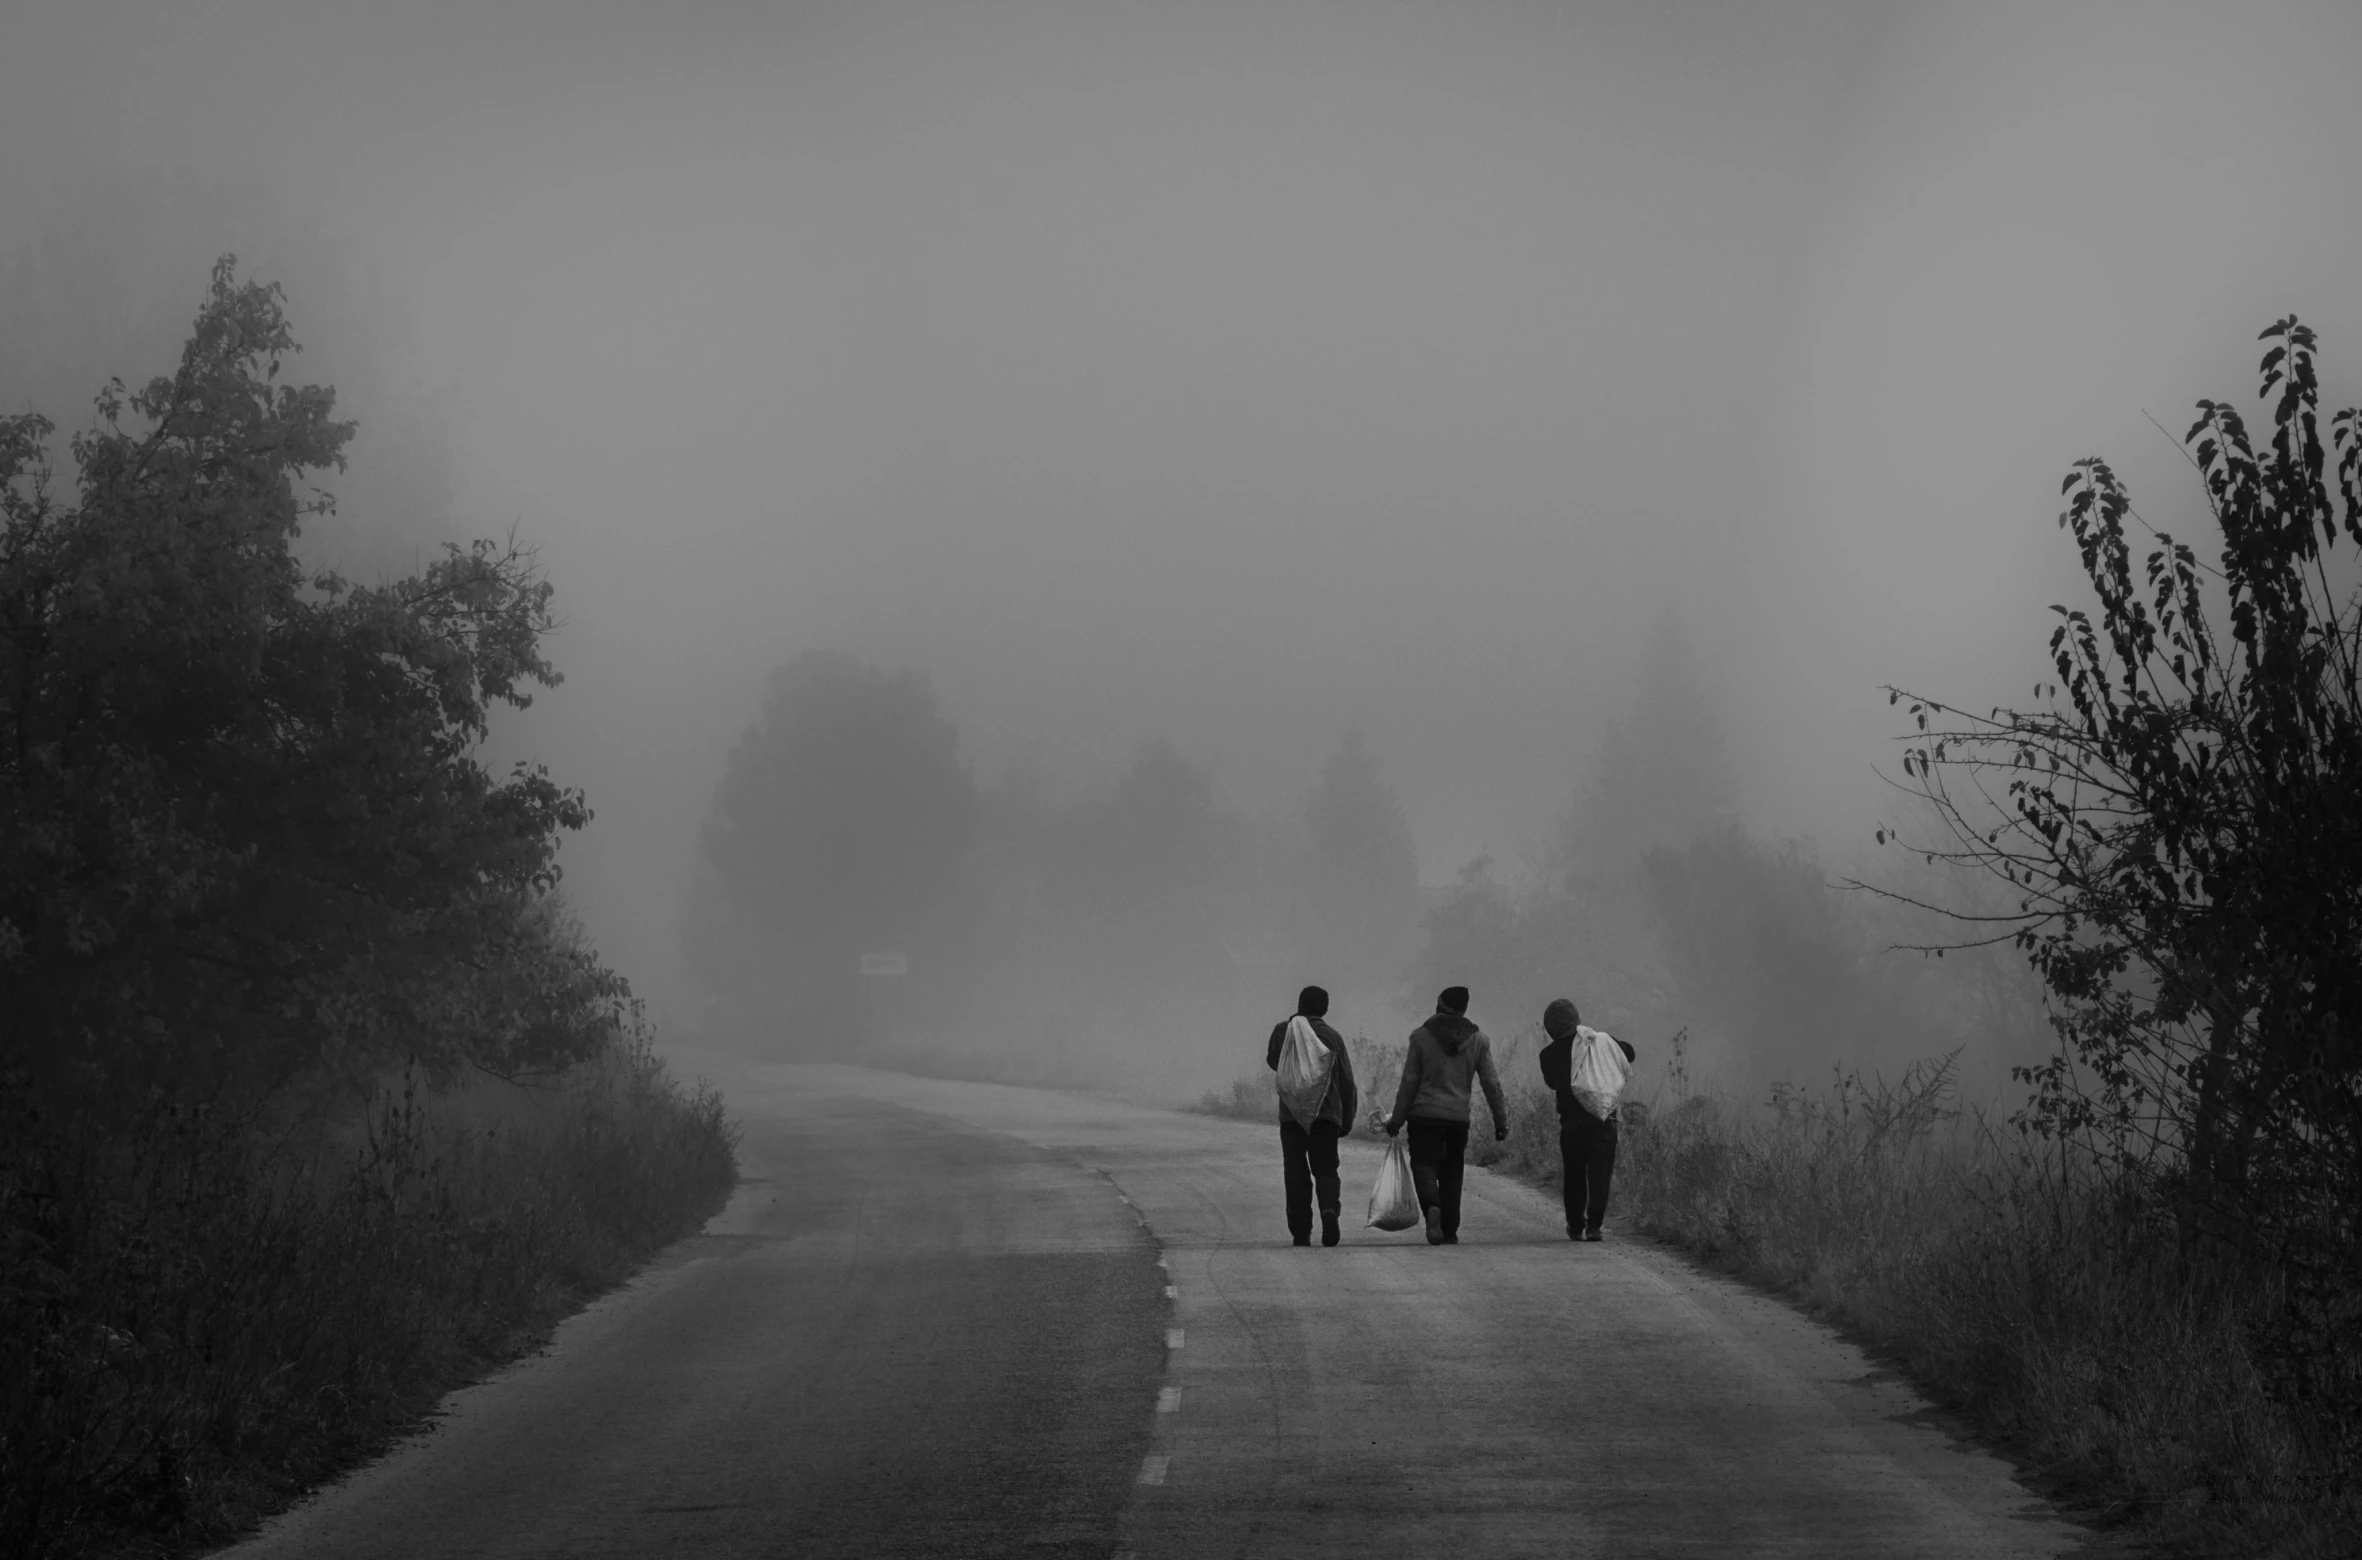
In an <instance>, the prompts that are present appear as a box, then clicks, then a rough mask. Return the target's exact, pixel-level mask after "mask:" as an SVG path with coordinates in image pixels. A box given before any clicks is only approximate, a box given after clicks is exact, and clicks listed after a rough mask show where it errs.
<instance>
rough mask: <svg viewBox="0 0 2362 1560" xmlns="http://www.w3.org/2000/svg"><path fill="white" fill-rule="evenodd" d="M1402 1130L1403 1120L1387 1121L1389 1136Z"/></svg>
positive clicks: (1387, 1133)
mask: <svg viewBox="0 0 2362 1560" xmlns="http://www.w3.org/2000/svg"><path fill="white" fill-rule="evenodd" d="M1401 1130H1402V1123H1401V1122H1399V1121H1389V1122H1388V1123H1386V1135H1387V1136H1388V1137H1392V1136H1394V1135H1395V1134H1396V1133H1397V1132H1400V1131H1401Z"/></svg>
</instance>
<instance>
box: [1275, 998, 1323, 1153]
mask: <svg viewBox="0 0 2362 1560" xmlns="http://www.w3.org/2000/svg"><path fill="white" fill-rule="evenodd" d="M1336 1066H1337V1059H1336V1058H1335V1057H1334V1056H1331V1055H1330V1054H1329V1048H1328V1047H1327V1046H1325V1045H1323V1044H1321V1041H1320V1036H1319V1035H1317V1034H1314V1033H1313V1031H1312V1020H1310V1019H1308V1018H1306V1017H1304V1016H1303V1015H1302V1014H1301V1013H1299V1014H1298V1015H1296V1016H1295V1017H1294V1018H1291V1019H1289V1020H1288V1037H1287V1038H1286V1039H1285V1040H1282V1041H1281V1042H1280V1044H1279V1099H1280V1103H1281V1104H1283V1105H1285V1106H1286V1107H1287V1108H1288V1114H1289V1115H1291V1116H1293V1117H1295V1118H1296V1120H1297V1121H1298V1122H1300V1123H1301V1124H1303V1125H1304V1126H1307V1127H1309V1126H1311V1125H1312V1123H1313V1120H1314V1118H1315V1117H1317V1116H1319V1115H1320V1104H1321V1101H1323V1100H1325V1099H1327V1098H1328V1096H1329V1074H1330V1073H1331V1072H1333V1071H1335V1070H1336Z"/></svg>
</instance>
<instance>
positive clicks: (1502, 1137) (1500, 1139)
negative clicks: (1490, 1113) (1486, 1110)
mask: <svg viewBox="0 0 2362 1560" xmlns="http://www.w3.org/2000/svg"><path fill="white" fill-rule="evenodd" d="M1493 1141H1494V1142H1496V1143H1506V1142H1508V1141H1509V1129H1508V1128H1507V1127H1504V1126H1502V1125H1501V1124H1500V1123H1498V1122H1495V1123H1494V1124H1493Z"/></svg>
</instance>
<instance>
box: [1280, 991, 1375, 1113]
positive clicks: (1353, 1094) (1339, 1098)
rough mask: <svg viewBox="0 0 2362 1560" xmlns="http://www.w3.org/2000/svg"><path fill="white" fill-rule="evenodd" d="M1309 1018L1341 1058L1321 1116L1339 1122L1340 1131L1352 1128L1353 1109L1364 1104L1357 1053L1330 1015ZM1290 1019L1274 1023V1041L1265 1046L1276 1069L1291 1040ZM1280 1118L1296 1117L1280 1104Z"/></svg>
mask: <svg viewBox="0 0 2362 1560" xmlns="http://www.w3.org/2000/svg"><path fill="white" fill-rule="evenodd" d="M1305 1018H1306V1021H1307V1022H1309V1023H1310V1024H1311V1025H1312V1032H1313V1033H1314V1034H1316V1035H1318V1036H1320V1043H1321V1044H1322V1045H1325V1046H1327V1047H1328V1048H1329V1054H1330V1055H1331V1056H1333V1057H1335V1058H1336V1059H1337V1062H1336V1065H1335V1066H1334V1067H1332V1068H1330V1069H1329V1092H1328V1093H1327V1094H1326V1095H1324V1096H1322V1098H1321V1102H1320V1115H1319V1116H1318V1118H1317V1119H1318V1120H1321V1121H1333V1122H1335V1123H1336V1124H1337V1130H1338V1131H1340V1132H1351V1131H1352V1130H1353V1113H1354V1112H1355V1111H1357V1110H1359V1109H1360V1108H1361V1091H1360V1090H1358V1089H1356V1088H1355V1087H1354V1086H1353V1053H1352V1052H1351V1051H1348V1050H1347V1049H1345V1037H1344V1036H1343V1035H1340V1034H1339V1033H1337V1031H1335V1030H1334V1029H1331V1028H1330V1027H1329V1022H1328V1020H1327V1019H1325V1018H1313V1017H1312V1016H1311V1015H1309V1014H1307V1015H1305ZM1289 1022H1290V1020H1288V1019H1284V1018H1283V1019H1281V1020H1280V1021H1279V1022H1278V1023H1276V1024H1274V1025H1272V1026H1271V1044H1270V1045H1269V1046H1267V1047H1265V1048H1264V1049H1265V1055H1264V1062H1265V1064H1266V1065H1267V1066H1269V1067H1270V1068H1271V1070H1272V1071H1273V1072H1277V1071H1279V1048H1280V1047H1281V1046H1283V1045H1285V1044H1287V1040H1288V1024H1289ZM1279 1119H1280V1120H1281V1121H1282V1122H1286V1121H1290V1120H1293V1119H1294V1118H1293V1117H1291V1116H1289V1114H1288V1108H1287V1107H1286V1106H1285V1105H1282V1106H1281V1107H1280V1108H1279Z"/></svg>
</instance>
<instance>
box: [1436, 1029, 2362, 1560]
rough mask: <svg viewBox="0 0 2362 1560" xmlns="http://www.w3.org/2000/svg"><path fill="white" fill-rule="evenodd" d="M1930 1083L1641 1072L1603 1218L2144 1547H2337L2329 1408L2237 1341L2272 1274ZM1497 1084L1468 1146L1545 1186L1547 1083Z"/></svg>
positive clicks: (2341, 1534)
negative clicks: (2191, 1249)
mask: <svg viewBox="0 0 2362 1560" xmlns="http://www.w3.org/2000/svg"><path fill="white" fill-rule="evenodd" d="M1950 1085H1951V1075H1950V1069H1949V1064H1948V1063H1935V1064H1922V1065H1921V1066H1920V1067H1917V1068H1914V1069H1913V1070H1912V1071H1911V1072H1910V1073H1909V1074H1908V1075H1906V1077H1905V1078H1904V1079H1903V1080H1902V1081H1900V1082H1899V1083H1895V1084H1891V1085H1890V1084H1884V1083H1881V1082H1878V1081H1875V1080H1870V1081H1865V1080H1863V1079H1860V1078H1858V1077H1848V1078H1841V1079H1840V1080H1839V1081H1838V1082H1837V1083H1836V1084H1835V1085H1834V1086H1833V1087H1832V1088H1830V1089H1829V1090H1826V1091H1823V1092H1820V1093H1817V1094H1808V1093H1804V1092H1801V1091H1795V1090H1781V1091H1777V1092H1776V1093H1775V1095H1774V1097H1773V1101H1772V1102H1771V1103H1770V1104H1768V1105H1766V1106H1764V1107H1760V1108H1756V1109H1745V1108H1740V1107H1738V1106H1735V1105H1733V1104H1731V1103H1730V1102H1728V1101H1724V1100H1720V1099H1716V1098H1713V1097H1709V1096H1705V1095H1694V1094H1687V1093H1685V1092H1684V1093H1671V1094H1668V1095H1664V1096H1660V1097H1659V1098H1657V1099H1655V1100H1653V1101H1649V1102H1647V1103H1648V1104H1649V1105H1651V1106H1652V1107H1653V1109H1652V1112H1651V1115H1650V1120H1649V1124H1648V1125H1647V1126H1645V1127H1637V1128H1632V1127H1628V1128H1627V1129H1626V1130H1625V1132H1624V1134H1623V1138H1622V1147H1621V1150H1620V1156H1619V1161H1618V1164H1617V1167H1616V1182H1615V1198H1614V1202H1613V1205H1612V1207H1611V1210H1610V1217H1611V1219H1612V1220H1614V1221H1615V1222H1619V1223H1621V1224H1623V1225H1624V1226H1625V1227H1627V1228H1638V1229H1641V1230H1645V1231H1647V1232H1648V1233H1650V1234H1653V1235H1656V1236H1659V1237H1661V1238H1663V1239H1666V1240H1668V1241H1671V1242H1673V1243H1675V1244H1677V1245H1679V1246H1682V1247H1684V1248H1686V1249H1688V1250H1690V1251H1692V1252H1694V1253H1697V1254H1699V1255H1701V1256H1704V1257H1706V1258H1708V1259H1710V1260H1712V1261H1714V1262H1716V1263H1717V1264H1719V1265H1722V1266H1724V1267H1726V1268H1728V1269H1730V1270H1731V1271H1734V1272H1736V1273H1738V1274H1741V1275H1743V1276H1745V1277H1748V1278H1750V1279H1753V1280H1756V1281H1758V1282H1762V1283H1765V1284H1767V1285H1771V1286H1774V1287H1776V1288H1778V1289H1780V1290H1781V1291H1783V1292H1785V1293H1787V1294H1788V1295H1790V1296H1792V1297H1793V1298H1795V1299H1797V1300H1798V1301H1800V1302H1802V1303H1803V1304H1804V1305H1805V1306H1806V1307H1807V1308H1808V1309H1811V1310H1813V1311H1815V1312H1816V1313H1818V1314H1820V1315H1822V1316H1824V1317H1826V1318H1828V1319H1830V1320H1831V1321H1833V1322H1836V1323H1838V1324H1839V1325H1841V1326H1843V1327H1844V1328H1846V1329H1847V1330H1848V1331H1850V1332H1851V1333H1853V1334H1854V1335H1855V1336H1857V1337H1858V1338H1860V1339H1862V1340H1863V1341H1864V1342H1865V1343H1867V1344H1869V1345H1871V1346H1872V1347H1874V1348H1876V1349H1878V1350H1879V1351H1880V1352H1881V1353H1882V1354H1884V1355H1885V1356H1887V1357H1889V1358H1891V1359H1892V1360H1893V1361H1894V1362H1895V1363H1897V1364H1898V1365H1899V1366H1901V1367H1902V1368H1903V1369H1904V1370H1905V1371H1907V1372H1908V1373H1909V1374H1910V1375H1911V1376H1912V1377H1913V1378H1914V1379H1915V1380H1916V1381H1918V1382H1919V1383H1920V1384H1921V1385H1922V1387H1924V1388H1925V1389H1927V1390H1928V1391H1929V1392H1930V1393H1931V1394H1933V1395H1934V1396H1936V1397H1937V1398H1938V1399H1939V1400H1940V1401H1942V1402H1945V1403H1947V1404H1948V1405H1951V1406H1953V1407H1956V1408H1959V1409H1961V1410H1964V1411H1965V1412H1966V1413H1967V1414H1969V1415H1970V1416H1971V1417H1972V1418H1973V1419H1974V1420H1975V1422H1976V1423H1977V1424H1978V1425H1979V1426H1980V1427H1981V1428H1982V1429H1983V1430H1984V1431H1985V1432H1986V1433H1987V1434H1988V1435H1990V1436H1992V1437H1993V1438H1994V1439H1996V1440H1997V1441H1998V1442H2000V1443H2001V1444H2002V1445H2004V1446H2005V1447H2007V1448H2008V1449H2010V1450H2011V1451H2012V1452H2014V1453H2015V1454H2016V1455H2017V1456H2018V1457H2019V1458H2020V1459H2021V1460H2022V1462H2023V1464H2024V1465H2026V1466H2027V1468H2028V1470H2029V1472H2030V1474H2031V1475H2032V1476H2033V1477H2034V1478H2035V1480H2036V1482H2037V1483H2038V1484H2039V1485H2041V1486H2042V1487H2044V1488H2046V1489H2049V1490H2052V1491H2054V1492H2055V1493H2057V1494H2059V1495H2060V1496H2062V1497H2063V1498H2065V1499H2067V1500H2068V1501H2069V1502H2070V1503H2071V1504H2072V1505H2074V1506H2076V1507H2078V1508H2079V1509H2081V1510H2082V1512H2083V1513H2084V1514H2085V1515H2086V1516H2088V1517H2090V1518H2092V1519H2094V1520H2097V1521H2099V1522H2100V1523H2102V1524H2103V1525H2111V1526H2118V1527H2121V1528H2122V1529H2124V1530H2125V1531H2126V1532H2127V1533H2128V1534H2129V1535H2132V1536H2137V1538H2138V1539H2139V1540H2140V1541H2141V1542H2142V1543H2143V1544H2144V1545H2153V1546H2155V1547H2156V1549H2157V1550H2158V1551H2160V1552H2165V1553H2187V1554H2239V1555H2276V1556H2288V1557H2324V1560H2325V1557H2327V1556H2330V1555H2340V1554H2346V1553H2350V1549H2349V1548H2348V1547H2347V1546H2348V1544H2349V1543H2350V1535H2351V1534H2352V1533H2353V1532H2354V1531H2356V1530H2357V1527H2358V1526H2362V1504H2357V1502H2356V1501H2355V1499H2354V1498H2353V1496H2351V1495H2350V1494H2347V1493H2345V1492H2344V1491H2343V1490H2341V1489H2340V1488H2339V1487H2338V1486H2337V1483H2336V1481H2335V1480H2333V1479H2332V1477H2331V1473H2330V1467H2329V1464H2328V1461H2327V1459H2326V1457H2324V1456H2323V1455H2320V1454H2319V1453H2317V1452H2316V1450H2315V1448H2318V1447H2322V1446H2326V1445H2329V1444H2331V1438H2330V1437H2329V1436H2328V1435H2327V1434H2326V1433H2325V1432H2326V1430H2327V1429H2328V1427H2325V1426H2317V1425H2307V1424H2306V1423H2304V1422H2303V1421H2302V1420H2301V1418H2299V1417H2298V1416H2296V1415H2295V1414H2292V1413H2291V1412H2290V1411H2289V1409H2288V1408H2287V1407H2286V1406H2284V1405H2282V1404H2278V1403H2275V1402H2273V1401H2271V1400H2270V1399H2269V1398H2268V1397H2267V1396H2266V1394H2265V1391H2264V1388H2263V1384H2262V1379H2261V1377H2260V1376H2259V1374H2258V1372H2257V1371H2256V1369H2255V1368H2254V1366H2253V1364H2252V1363H2251V1355H2250V1352H2249V1337H2250V1325H2251V1323H2252V1322H2254V1321H2255V1320H2257V1319H2259V1318H2261V1317H2262V1316H2264V1315H2265V1314H2267V1312H2268V1311H2269V1309H2270V1308H2271V1307H2272V1305H2273V1304H2274V1296H2273V1295H2272V1293H2271V1292H2270V1290H2269V1286H2268V1285H2267V1284H2265V1283H2264V1282H2262V1281H2261V1279H2260V1278H2259V1276H2258V1275H2256V1274H2255V1273H2253V1272H2242V1271H2238V1270H2235V1269H2232V1268H2230V1267H2229V1266H2228V1265H2227V1264H2218V1263H2212V1262H2208V1261H2204V1260H2193V1259H2192V1258H2190V1257H2187V1256H2185V1255H2184V1253H2183V1252H2182V1250H2181V1248H2180V1245H2179V1243H2178V1239H2177V1236H2176V1234H2175V1232H2174V1230H2173V1228H2172V1226H2171V1224H2170V1222H2169V1221H2167V1220H2164V1219H2162V1218H2161V1217H2159V1216H2158V1213H2157V1211H2156V1210H2155V1209H2154V1208H2153V1207H2152V1206H2151V1205H2150V1204H2149V1203H2148V1202H2147V1201H2145V1200H2144V1199H2143V1198H2142V1197H2141V1196H2140V1195H2139V1194H2138V1193H2137V1192H2135V1191H2134V1190H2132V1189H2131V1188H2130V1187H2129V1186H2128V1185H2127V1184H2126V1183H2124V1182H2122V1181H2119V1180H2115V1179H2112V1178H2111V1177H2109V1176H2107V1175H2105V1174H2103V1173H2101V1172H2099V1171H2098V1170H2097V1168H2096V1167H2095V1165H2094V1164H2093V1163H2092V1162H2091V1161H2090V1160H2089V1159H2088V1158H2086V1157H2083V1156H2079V1155H2077V1154H2076V1153H2074V1152H2073V1151H2072V1150H2068V1151H2064V1152H2062V1151H2061V1149H2060V1148H2059V1146H2058V1145H2056V1144H2051V1143H2045V1142H2043V1141H2041V1140H2038V1139H2028V1138H2024V1137H2021V1136H2020V1135H2018V1134H2017V1133H2016V1132H2015V1131H2013V1130H2011V1129H2008V1128H2005V1127H2002V1128H1997V1127H1995V1126H1994V1125H1993V1124H1992V1123H1990V1122H1989V1121H1987V1120H1985V1119H1983V1118H1981V1117H1980V1116H1978V1115H1977V1114H1976V1113H1974V1112H1962V1111H1960V1110H1957V1109H1955V1108H1954V1106H1953V1102H1952V1099H1951V1087H1950ZM1515 1092H1516V1094H1517V1096H1518V1098H1517V1100H1516V1103H1515V1105H1514V1107H1513V1109H1512V1112H1511V1119H1512V1135H1511V1139H1510V1142H1509V1143H1507V1144H1505V1145H1503V1146H1502V1149H1501V1150H1500V1152H1499V1153H1498V1154H1497V1155H1492V1156H1488V1157H1491V1158H1494V1159H1495V1160H1496V1162H1497V1163H1499V1165H1500V1167H1501V1168H1502V1169H1504V1170H1507V1171H1510V1172H1512V1173H1522V1174H1525V1175H1527V1176H1528V1177H1530V1178H1531V1179H1534V1180H1536V1181H1538V1182H1541V1183H1542V1184H1545V1185H1548V1186H1550V1187H1551V1188H1552V1189H1553V1190H1555V1189H1556V1187H1557V1184H1558V1178H1559V1166H1558V1154H1557V1143H1556V1123H1555V1111H1554V1110H1553V1108H1552V1105H1551V1101H1550V1098H1549V1096H1548V1095H1547V1094H1546V1093H1545V1092H1544V1091H1543V1090H1542V1089H1540V1088H1539V1087H1538V1086H1523V1087H1520V1088H1519V1089H1517V1090H1516V1091H1515ZM1475 1146H1476V1145H1475V1144H1473V1143H1472V1144H1471V1148H1474V1147H1475Z"/></svg>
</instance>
